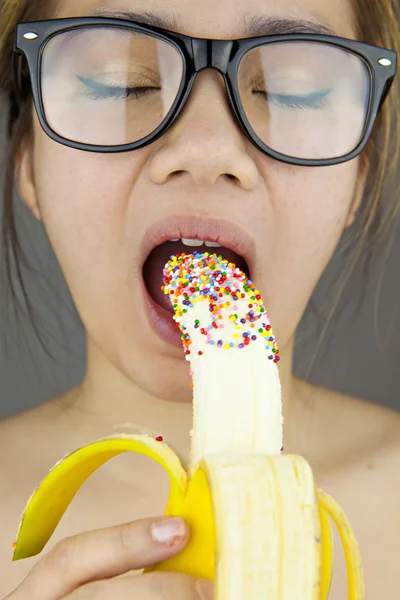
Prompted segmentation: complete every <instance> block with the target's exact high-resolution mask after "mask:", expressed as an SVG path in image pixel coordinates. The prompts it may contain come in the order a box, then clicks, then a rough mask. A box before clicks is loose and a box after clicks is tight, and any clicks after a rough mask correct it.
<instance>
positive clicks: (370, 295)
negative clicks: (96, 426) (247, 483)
mask: <svg viewBox="0 0 400 600" xmlns="http://www.w3.org/2000/svg"><path fill="white" fill-rule="evenodd" d="M0 100H1V99H0ZM1 107H3V108H1ZM4 112H5V111H4V104H1V102H0V160H1V159H2V150H3V147H4V143H3V136H2V131H3V124H2V119H4ZM0 184H1V171H0ZM1 200H2V199H1V194H0V207H1ZM321 201H323V198H321ZM16 205H17V216H18V220H17V223H18V227H19V228H20V231H21V232H22V237H23V238H24V247H25V248H26V249H27V251H28V255H29V256H30V257H31V259H32V263H33V265H34V267H35V269H37V271H32V272H27V271H26V269H25V270H24V273H25V276H26V279H27V281H28V282H29V283H28V291H29V294H30V295H31V296H32V297H33V298H34V299H35V307H36V310H37V318H38V319H39V320H40V325H41V328H42V329H43V331H44V332H45V333H46V339H47V340H48V346H49V348H50V350H51V352H52V354H53V355H54V357H55V361H53V360H50V359H49V358H48V357H47V356H46V355H45V353H44V352H43V351H42V349H41V347H40V346H39V345H38V343H37V342H36V339H35V338H34V337H33V334H32V331H31V328H30V326H29V325H28V324H27V322H25V321H22V322H21V323H20V324H19V325H18V327H19V329H18V327H17V324H16V322H15V319H14V317H13V313H12V311H11V310H10V308H9V307H7V306H6V305H5V302H4V299H5V293H4V289H0V303H1V304H0V306H1V312H0V419H2V418H5V417H7V416H9V415H12V414H15V413H18V412H20V411H22V410H24V409H26V408H29V407H32V406H35V405H37V404H39V403H41V402H44V401H46V400H48V399H50V398H52V397H54V396H55V395H57V394H60V393H62V392H64V391H66V390H67V389H69V388H70V387H72V386H74V385H76V384H77V383H78V382H80V381H81V380H82V378H83V376H84V372H85V360H86V356H85V339H84V334H83V329H82V325H81V323H80V320H79V317H78V315H77V313H76V310H75V308H74V305H73V303H72V300H71V298H70V295H69V292H68V290H67V287H66V284H65V282H64V279H63V277H62V274H61V272H60V270H59V268H58V265H57V262H56V259H55V257H54V254H53V252H52V250H51V248H50V245H49V244H48V241H47V237H46V234H45V232H44V230H43V227H42V226H41V224H40V223H38V222H37V221H36V220H35V219H34V218H33V217H32V216H31V215H30V213H29V211H28V210H27V209H26V208H25V206H24V204H23V203H22V202H21V200H20V199H19V198H18V197H17V198H16ZM398 223H399V219H397V221H396V227H395V229H394V231H393V232H392V235H391V238H390V239H388V240H386V242H385V243H384V244H382V245H381V246H380V247H379V248H378V249H377V252H376V255H375V258H374V261H373V263H372V269H371V275H370V277H369V278H368V284H367V285H366V287H365V299H364V302H363V303H362V304H361V305H359V300H360V293H363V292H360V286H361V283H362V275H363V273H362V269H360V268H359V269H358V271H357V272H356V273H355V275H354V276H353V278H352V279H351V281H350V283H349V285H348V287H347V289H346V290H345V293H344V296H343V300H342V302H341V304H340V309H339V310H338V311H337V312H336V313H335V316H334V318H333V320H332V323H331V325H330V326H329V328H328V330H327V332H326V338H325V340H326V341H325V343H324V344H323V346H322V347H321V349H320V351H319V354H318V358H317V359H316V361H315V363H314V366H313V368H312V370H311V372H310V374H309V376H308V377H307V378H308V379H309V380H311V381H313V382H314V383H318V384H320V385H324V386H327V387H330V388H334V389H337V390H339V391H342V392H345V393H349V394H352V395H354V396H358V397H359V398H363V399H365V400H370V401H372V402H376V403H379V404H383V405H386V406H390V407H393V408H395V409H397V410H399V411H400V394H399V391H398V390H399V389H400V368H399V367H400V363H399V355H400V335H399V334H400V315H399V310H398V308H399V300H400V269H399V266H398V264H399V260H398V259H399V257H400V228H399V227H398ZM349 233H351V232H349ZM346 235H347V234H345V235H344V237H343V240H342V242H341V244H339V247H338V251H337V252H336V254H335V256H334V257H333V259H332V261H331V263H330V265H329V266H328V269H327V270H326V272H325V273H324V275H323V277H322V278H321V281H320V283H319V285H318V287H317V289H316V291H315V294H314V295H313V298H312V303H314V304H315V306H316V307H317V309H318V310H323V313H322V320H321V319H319V318H317V317H316V315H315V313H314V311H313V310H312V308H311V306H309V307H308V308H307V310H306V313H305V315H304V318H303V319H302V322H301V324H300V327H299V329H298V335H297V342H296V351H295V372H296V374H297V375H298V376H300V377H305V376H306V375H307V373H308V370H309V366H310V360H311V358H312V356H313V353H314V350H315V347H316V342H317V339H318V336H319V333H320V331H321V328H322V327H323V325H324V315H326V313H327V311H328V310H329V308H330V304H329V303H328V304H326V300H327V299H329V292H330V290H331V286H332V280H333V279H334V278H335V277H337V274H338V273H339V272H340V270H341V269H342V268H343V266H344V263H343V259H342V258H341V248H342V243H343V242H345V241H346ZM0 260H1V255H0ZM43 274H45V278H43ZM361 289H362V290H363V289H364V288H361ZM324 305H326V307H327V308H326V309H323V306H324ZM19 330H22V331H21V333H23V334H24V335H23V336H22V335H21V334H19V333H18V331H19Z"/></svg>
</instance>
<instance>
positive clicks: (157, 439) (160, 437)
mask: <svg viewBox="0 0 400 600" xmlns="http://www.w3.org/2000/svg"><path fill="white" fill-rule="evenodd" d="M163 440H164V438H163V436H162V435H159V436H158V437H156V442H162V441H163Z"/></svg>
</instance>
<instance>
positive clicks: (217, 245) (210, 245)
mask: <svg viewBox="0 0 400 600" xmlns="http://www.w3.org/2000/svg"><path fill="white" fill-rule="evenodd" d="M205 244H206V246H208V248H221V244H218V242H205Z"/></svg>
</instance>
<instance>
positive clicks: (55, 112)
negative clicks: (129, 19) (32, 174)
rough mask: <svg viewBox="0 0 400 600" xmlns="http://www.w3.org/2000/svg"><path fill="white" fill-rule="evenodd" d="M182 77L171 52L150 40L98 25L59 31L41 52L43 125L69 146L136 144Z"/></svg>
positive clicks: (164, 111)
mask: <svg viewBox="0 0 400 600" xmlns="http://www.w3.org/2000/svg"><path fill="white" fill-rule="evenodd" d="M182 77H183V61H182V57H181V55H180V53H179V52H178V50H177V49H176V48H175V47H174V46H172V45H171V44H169V43H168V42H165V41H162V40H160V39H158V38H155V37H153V36H151V35H148V34H143V33H141V32H136V31H131V30H128V29H123V28H121V27H118V28H117V27H103V26H102V27H97V26H96V27H85V28H80V29H75V30H72V31H68V32H63V33H61V34H58V35H56V36H55V37H53V38H51V39H50V40H49V42H48V44H47V45H46V47H45V51H44V54H43V60H42V70H41V89H42V98H43V104H44V110H45V115H46V120H47V122H48V124H49V126H50V127H51V128H52V129H53V130H54V131H55V132H56V133H58V134H59V135H60V136H62V137H64V138H67V139H69V140H72V141H75V142H80V143H84V144H94V145H102V146H119V145H123V144H129V143H132V142H136V141H139V140H141V139H142V138H144V137H146V136H148V135H149V134H150V133H152V132H153V131H154V130H155V129H157V127H159V125H160V124H161V123H162V121H164V119H165V117H166V116H167V115H168V113H169V112H170V110H171V107H172V105H173V103H174V101H175V99H176V96H177V93H178V90H179V88H180V85H181V81H182Z"/></svg>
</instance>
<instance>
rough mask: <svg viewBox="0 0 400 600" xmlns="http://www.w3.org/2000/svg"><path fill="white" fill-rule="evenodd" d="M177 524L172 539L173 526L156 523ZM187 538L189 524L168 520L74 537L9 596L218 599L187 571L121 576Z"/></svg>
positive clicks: (18, 599) (38, 599) (12, 599)
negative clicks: (168, 529) (160, 526)
mask: <svg viewBox="0 0 400 600" xmlns="http://www.w3.org/2000/svg"><path fill="white" fill-rule="evenodd" d="M171 522H175V523H178V525H180V527H179V529H178V531H175V533H174V532H171V531H170V536H169V537H168V535H167V534H168V531H167V530H165V529H164V530H162V529H158V534H157V528H155V527H154V526H155V525H158V526H159V525H161V524H164V525H165V524H166V523H171ZM187 540H188V528H187V525H186V524H185V522H184V521H183V520H182V519H172V520H171V519H166V518H156V519H141V520H138V521H134V522H132V523H127V524H123V525H118V526H115V527H109V528H106V529H99V530H96V531H89V532H87V533H82V534H80V535H76V536H72V537H68V538H65V539H63V540H61V541H60V542H58V543H57V544H56V545H55V546H54V548H52V549H51V550H50V552H48V554H46V555H45V556H44V557H43V558H42V559H41V560H40V561H39V562H38V563H36V564H35V566H34V567H33V568H32V570H31V571H30V572H29V574H28V575H27V577H26V578H25V579H24V581H23V582H22V583H21V584H20V585H19V586H18V587H17V588H16V589H15V590H14V591H13V592H12V593H11V594H10V595H9V596H7V598H5V599H4V600H212V599H213V593H212V590H213V584H212V582H209V581H207V580H200V579H198V580H196V579H194V578H192V577H190V576H189V575H184V574H182V573H164V572H154V573H145V574H143V575H138V574H136V575H135V574H133V575H129V574H128V575H125V576H124V577H120V576H121V575H123V574H125V573H129V571H133V570H136V569H142V568H144V567H147V566H150V565H152V564H155V563H158V562H160V561H161V560H165V559H166V558H169V557H170V556H172V555H175V554H178V553H179V552H180V551H181V550H182V549H183V548H184V546H185V545H186V543H187ZM202 586H205V587H204V589H203V591H201V589H202ZM207 589H208V594H209V595H207ZM201 594H203V595H201Z"/></svg>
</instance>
